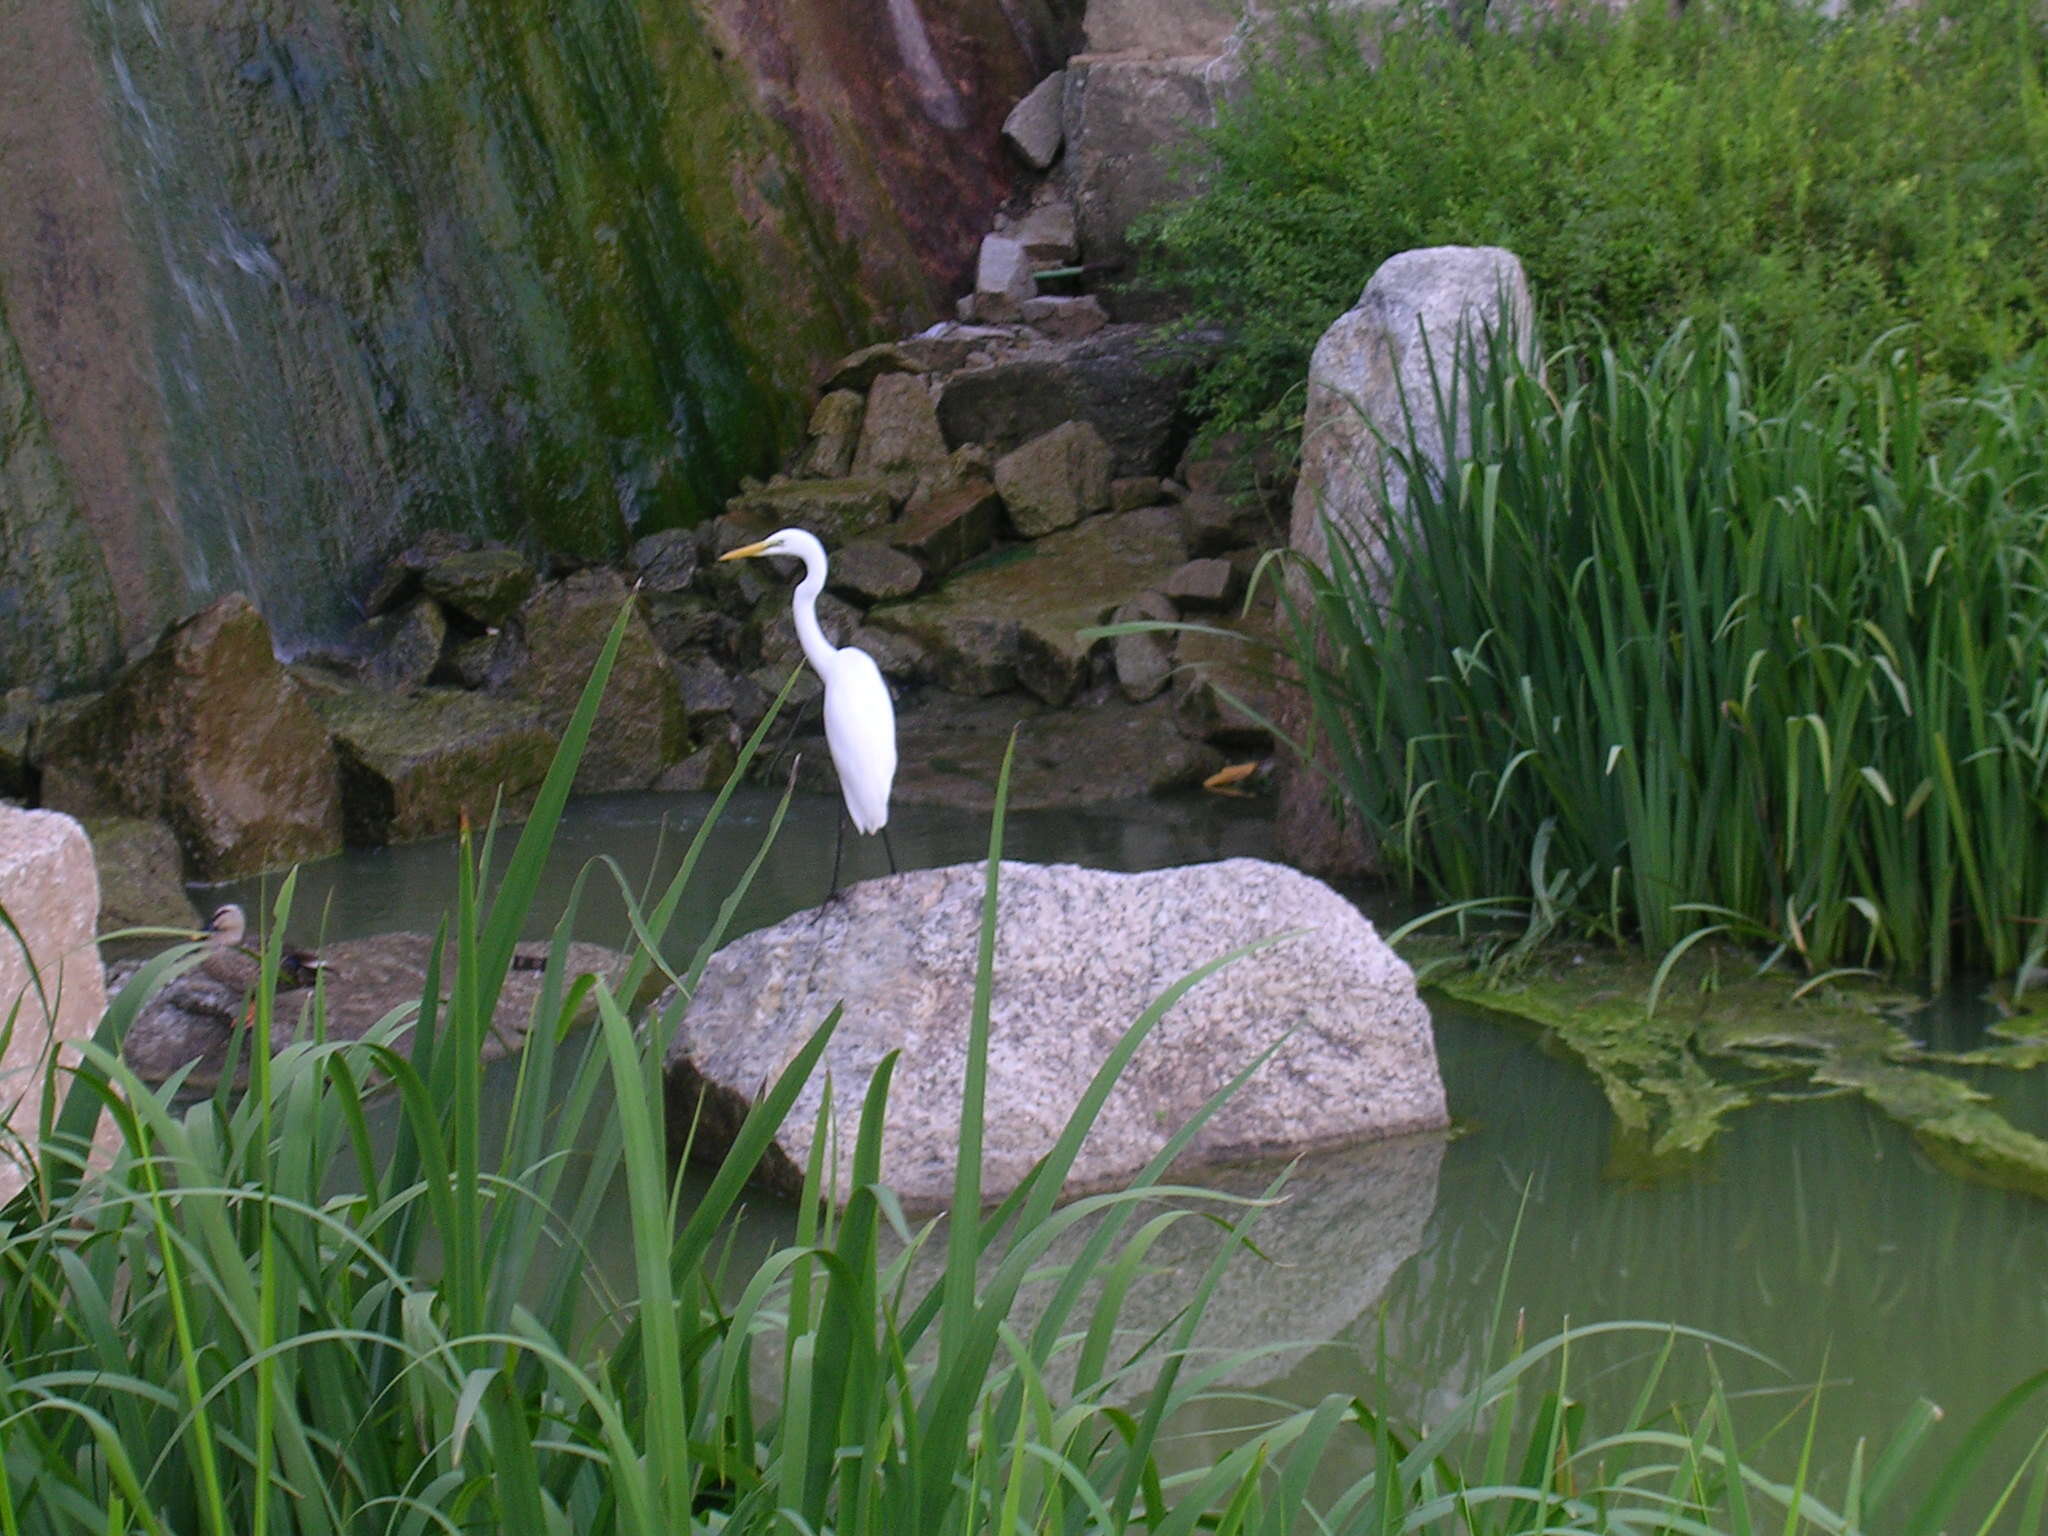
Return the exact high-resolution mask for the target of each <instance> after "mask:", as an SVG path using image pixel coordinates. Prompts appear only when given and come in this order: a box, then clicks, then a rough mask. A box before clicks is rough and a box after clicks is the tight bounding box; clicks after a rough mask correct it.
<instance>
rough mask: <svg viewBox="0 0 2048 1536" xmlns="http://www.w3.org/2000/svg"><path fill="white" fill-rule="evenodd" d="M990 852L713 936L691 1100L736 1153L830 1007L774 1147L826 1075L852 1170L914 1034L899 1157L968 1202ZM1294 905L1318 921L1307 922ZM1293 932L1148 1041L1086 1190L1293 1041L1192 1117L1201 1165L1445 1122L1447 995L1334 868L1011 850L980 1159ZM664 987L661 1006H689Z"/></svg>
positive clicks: (690, 1031) (907, 1187) (680, 1092)
mask: <svg viewBox="0 0 2048 1536" xmlns="http://www.w3.org/2000/svg"><path fill="white" fill-rule="evenodd" d="M983 880H984V866H982V865H979V864H959V865H953V866H951V867H949V868H945V869H928V870H916V871H912V872H909V873H905V874H900V875H892V876H889V877H888V878H886V879H881V880H871V881H867V882H864V883H862V884H860V885H857V886H854V887H852V888H851V889H849V890H847V891H845V892H843V893H841V895H840V896H839V897H838V898H837V899H836V900H834V901H833V902H831V903H829V904H828V905H826V906H824V907H821V908H818V909H816V910H814V911H810V912H803V913H799V914H797V915H796V916H794V917H791V918H789V919H788V920H786V921H784V922H782V923H779V924H777V925H776V926H774V927H772V928H767V929H763V930H762V931H760V932H758V933H753V934H749V935H748V936H746V937H745V938H742V939H740V940H737V941H736V942H734V943H732V944H729V945H727V946H726V948H724V949H723V950H721V951H720V952H719V953H718V954H717V955H715V956H713V957H712V960H711V963H710V965H709V966H708V967H707V968H706V970H705V972H704V975H703V977H702V979H701V980H700V982H699V984H698V986H697V989H696V992H695V994H694V996H693V997H692V999H691V1000H690V1002H689V1005H688V1007H687V1009H686V1010H685V1011H684V1012H683V1014H682V1019H681V1022H680V1024H679V1026H678V1027H677V1031H676V1034H675V1036H674V1039H673V1042H672V1044H671V1046H670V1049H669V1056H668V1071H669V1092H670V1112H671V1117H672V1121H671V1123H672V1124H682V1125H687V1124H688V1123H689V1122H690V1120H691V1119H692V1117H693V1116H696V1115H697V1114H698V1111H699V1108H700V1104H701V1106H702V1108H703V1111H704V1113H703V1115H702V1123H701V1126H700V1129H699V1135H698V1139H697V1142H696V1145H697V1147H698V1148H699V1149H700V1150H702V1151H704V1152H706V1153H710V1154H715V1152H716V1150H717V1143H718V1142H719V1141H720V1139H721V1133H724V1132H728V1131H729V1128H730V1127H731V1126H733V1125H735V1124H737V1121H738V1118H739V1117H740V1116H741V1115H743V1114H744V1112H745V1110H746V1109H747V1108H748V1107H749V1106H750V1105H751V1103H752V1102H753V1101H754V1099H755V1097H756V1096H757V1095H758V1094H759V1093H760V1092H761V1091H762V1088H763V1086H764V1085H765V1084H768V1083H771V1082H773V1081H774V1079H775V1078H776V1076H777V1075H778V1074H779V1073H780V1072H781V1071H782V1069H783V1068H784V1067H785V1066H786V1065H787V1064H788V1063H789V1061H790V1060H791V1058H792V1057H793V1056H794V1055H795V1054H796V1052H797V1051H798V1050H799V1049H800V1048H801V1047H802V1045H803V1043H804V1041H805V1040H806V1039H807V1038H808V1037H809V1036H810V1035H811V1034H812V1032H814V1031H815V1030H816V1029H817V1027H818V1025H819V1024H820V1023H821V1022H822V1021H823V1020H824V1018H825V1016H826V1014H827V1013H828V1012H829V1011H830V1010H831V1009H832V1008H833V1007H834V1006H842V1007H843V1009H844V1013H843V1016H842V1018H841V1020H840V1024H839V1029H838V1032H837V1034H836V1035H835V1036H834V1037H833V1041H832V1043H831V1045H830V1046H829V1047H828V1048H827V1051H826V1055H825V1059H824V1062H823V1065H822V1070H821V1071H820V1072H818V1073H817V1074H815V1075H814V1076H813V1078H812V1079H811V1081H810V1083H809V1084H808V1085H806V1087H805V1090H804V1092H803V1093H802V1094H801V1095H799V1097H798V1099H797V1102H796V1105H795V1107H794V1109H793V1110H792V1112H791V1114H790V1115H789V1117H788V1118H787V1119H786V1120H785V1121H784V1122H783V1126H782V1130H781V1132H780V1133H779V1135H778V1137H777V1141H776V1145H775V1147H774V1148H773V1149H772V1150H771V1151H770V1153H769V1154H768V1156H767V1157H766V1158H765V1159H764V1163H763V1167H762V1169H761V1172H762V1175H763V1176H764V1177H765V1178H766V1179H767V1181H768V1182H769V1183H770V1184H772V1185H775V1186H778V1187H780V1188H783V1189H793V1188H795V1187H796V1185H797V1183H798V1181H799V1179H800V1177H801V1170H802V1169H803V1167H804V1166H805V1164H806V1161H807V1160H808V1159H809V1158H810V1156H811V1155H812V1153H811V1143H812V1134H813V1131H814V1130H815V1129H816V1127H817V1121H818V1112H819V1104H820V1101H821V1096H822V1094H823V1092H824V1087H825V1081H826V1079H827V1078H829V1079H830V1080H831V1081H832V1083H833V1085H834V1089H833V1104H834V1111H833V1113H834V1116H835V1117H836V1123H835V1124H833V1125H831V1126H828V1128H827V1129H828V1133H829V1134H830V1137H831V1139H830V1140H829V1142H828V1143H827V1150H826V1153H825V1156H826V1159H827V1164H828V1167H829V1168H831V1169H832V1171H833V1173H834V1174H835V1175H836V1178H832V1177H828V1185H830V1187H834V1188H836V1189H838V1190H839V1191H840V1192H841V1194H842V1195H844V1193H845V1192H847V1191H848V1190H849V1189H850V1188H851V1161H852V1149H853V1141H854V1129H855V1119H856V1117H857V1115H858V1106H859V1103H860V1100H861V1095H862V1092H863V1090H864V1088H865V1085H866V1083H867V1081H868V1079H869V1077H870V1075H871V1074H872V1073H873V1071H874V1070H875V1067H876V1066H877V1065H878V1064H879V1063H880V1061H881V1060H882V1058H883V1056H885V1055H886V1054H888V1053H889V1052H891V1051H900V1052H901V1053H902V1054H901V1056H900V1058H899V1060H898V1062H897V1065H896V1077H895V1082H894V1086H893V1088H892V1091H891V1094H890V1100H889V1109H888V1117H887V1121H886V1123H885V1126H884V1130H883V1137H882V1177H883V1178H884V1180H885V1181H886V1182H887V1183H888V1184H889V1185H890V1186H891V1187H892V1188H893V1189H895V1190H896V1192H897V1193H898V1194H899V1195H900V1196H901V1198H902V1200H903V1202H904V1205H905V1206H906V1207H907V1208H912V1209H917V1210H931V1209H934V1208H937V1207H941V1206H943V1205H945V1204H947V1203H948V1202H950V1200H951V1197H952V1186H953V1176H954V1159H955V1156H956V1154H957V1152H958V1149H959V1116H960V1099H961V1085H962V1081H963V1077H964V1072H965V1061H966V1049H967V1039H968V1031H969V1026H970V1020H971V1016H972V1012H973V995H974V984H975V954H976V946H977V942H978V935H979V932H980V923H981V902H982V887H983ZM1297 930H1298V931H1297ZM1282 934H1286V935H1288V936H1287V937H1285V938H1279V939H1277V941H1276V942H1274V943H1272V944H1271V945H1269V946H1268V947H1266V948H1264V949H1262V950H1259V951H1257V952H1255V953H1254V954H1252V955H1249V956H1247V957H1245V958H1242V959H1240V960H1238V961H1236V962H1235V963H1234V964H1232V965H1230V966H1227V967H1225V968H1224V969H1223V970H1222V971H1220V972H1219V973H1217V974H1215V975H1212V976H1210V977H1208V978H1207V979H1205V980H1204V981H1203V982H1201V983H1200V984H1199V985H1198V986H1196V987H1195V988H1193V989H1192V990H1191V991H1190V992H1188V994H1187V995H1186V996H1185V997H1183V998H1181V999H1180V1000H1179V1001H1178V1002H1177V1003H1176V1004H1175V1005H1174V1006H1173V1008H1172V1009H1171V1010H1169V1011H1168V1013H1167V1014H1166V1015H1165V1017H1164V1018H1163V1019H1162V1020H1161V1022H1160V1024H1159V1025H1158V1027H1157V1028H1156V1029H1155V1030H1154V1032H1153V1033H1152V1035H1151V1037H1150V1038H1148V1039H1147V1040H1146V1041H1145V1043H1144V1044H1143V1046H1142V1047H1140V1049H1139V1050H1138V1051H1137V1053H1136V1054H1135V1056H1134V1057H1133V1058H1132V1060H1131V1062H1130V1064H1129V1065H1128V1066H1127V1067H1126V1069H1125V1070H1124V1072H1123V1075H1122V1076H1121V1078H1120V1079H1119V1080H1118V1082H1117V1085H1116V1087H1115V1088H1114V1089H1113V1090H1112V1091H1111V1093H1110V1096H1109V1099H1108V1102H1107V1104H1106V1106H1105V1108H1104V1110H1103V1113H1102V1114H1101V1116H1100V1117H1099V1119H1098V1120H1097V1122H1096V1124H1095V1126H1094V1129H1093V1130H1092V1131H1091V1132H1090V1134H1089V1137H1088V1140H1087V1142H1086V1144H1085V1145H1084V1147H1083V1150H1082V1153H1081V1157H1080V1160H1079V1161H1078V1162H1077V1163H1076V1165H1075V1167H1074V1169H1073V1172H1072V1175H1071V1177H1070V1178H1069V1180H1068V1183H1067V1187H1066V1191H1065V1193H1067V1194H1068V1195H1075V1194H1079V1193H1082V1192H1085V1191H1088V1190H1092V1189H1101V1188H1107V1187H1112V1186H1115V1185H1117V1184H1119V1183H1121V1182H1122V1181H1124V1180H1126V1179H1128V1178H1130V1177H1131V1175H1132V1174H1134V1173H1136V1172H1137V1171H1138V1170H1139V1169H1140V1168H1142V1167H1143V1166H1144V1165H1145V1163H1146V1162H1147V1161H1149V1160H1150V1159H1151V1158H1152V1157H1153V1156H1154V1155H1155V1154H1156V1153H1157V1152H1158V1151H1159V1149H1160V1148H1161V1147H1162V1146H1163V1145H1164V1144H1165V1142H1166V1140H1167V1138H1168V1137H1169V1136H1170V1135H1171V1134H1172V1133H1173V1132H1174V1131H1175V1130H1176V1129H1177V1128H1178V1127H1179V1126H1180V1125H1181V1124H1183V1123H1184V1122H1185V1121H1186V1120H1188V1119H1189V1118H1190V1117H1191V1116H1193V1115H1194V1114H1195V1112H1196V1111H1197V1110H1199V1109H1200V1108H1201V1107H1202V1105H1203V1104H1204V1102H1205V1101H1206V1100H1207V1099H1208V1098H1209V1097H1210V1096H1211V1095H1212V1094H1214V1093H1215V1092H1216V1091H1217V1090H1218V1089H1220V1088H1222V1087H1224V1086H1225V1085H1226V1084H1227V1083H1228V1082H1229V1081H1230V1080H1231V1079H1232V1078H1233V1077H1234V1076H1235V1075H1236V1074H1237V1073H1238V1072H1240V1071H1241V1070H1243V1069H1244V1068H1246V1067H1248V1066H1249V1065H1251V1063H1252V1061H1253V1060H1254V1059H1255V1058H1256V1057H1257V1056H1258V1055H1259V1053H1260V1052H1262V1051H1264V1050H1266V1049H1267V1048H1268V1047H1271V1046H1275V1045H1276V1043H1277V1046H1278V1049H1277V1050H1276V1051H1275V1054H1274V1055H1273V1057H1272V1058H1271V1059H1270V1060H1268V1061H1267V1062H1266V1063H1265V1064H1264V1065H1263V1066H1262V1067H1260V1069H1259V1070H1258V1072H1257V1073H1255V1074H1254V1075H1253V1077H1252V1078H1251V1080H1250V1081H1249V1082H1248V1083H1246V1084H1245V1086H1244V1087H1243V1088H1242V1089H1240V1090H1239V1092H1238V1093H1237V1094H1236V1095H1235V1096H1234V1097H1233V1098H1232V1099H1231V1100H1230V1102H1229V1103H1227V1104H1226V1105H1225V1106H1224V1107H1223V1108H1222V1109H1221V1110H1220V1111H1219V1112H1218V1114H1217V1115H1216V1116H1215V1118H1214V1119H1212V1120H1211V1121H1210V1122H1209V1123H1208V1124H1207V1125H1206V1126H1205V1127H1204V1128H1203V1130H1202V1131H1201V1132H1200V1133H1199V1134H1198V1135H1197V1136H1196V1137H1195V1139H1194V1141H1193V1143H1192V1144H1191V1145H1190V1147H1189V1150H1188V1153H1187V1157H1186V1161H1187V1162H1188V1163H1190V1164H1197V1165H1199V1164H1203V1163H1223V1162H1233V1161H1241V1160H1244V1159H1246V1158H1249V1157H1254V1156H1261V1155H1269V1154H1286V1153H1290V1152H1303V1151H1309V1150H1312V1149H1315V1148H1321V1147H1332V1146H1339V1145H1345V1144H1349V1143H1352V1142H1359V1141H1369V1140H1374V1139H1378V1138H1382V1137H1388V1136H1397V1135H1402V1134H1404V1133H1407V1132H1411V1131H1425V1130H1435V1129H1440V1128H1442V1127H1443V1126H1444V1125H1445V1124H1447V1117H1446V1114H1445V1109H1444V1092H1443V1083H1442V1080H1441V1078H1440V1077H1439V1075H1438V1072H1437V1063H1436V1050H1435V1046H1434V1043H1433V1041H1432V1038H1431V1034H1430V1024H1429V1014H1428V1011H1427V1010H1426V1009H1425V1008H1424V1007H1423V1005H1422V1001H1421V999H1420V998H1419V997H1418V996H1417V994H1416V990H1415V978H1414V976H1413V974H1412V973H1411V972H1410V971H1409V969H1408V967H1407V966H1406V965H1405V964H1404V963H1403V962H1402V961H1401V960H1400V958H1399V957H1398V956H1396V955H1395V954H1394V953H1393V951H1392V950H1390V949H1389V948H1387V946H1386V945H1385V944H1384V943H1383V942H1382V941H1381V940H1380V938H1379V937H1378V935H1377V934H1375V933H1374V931H1373V928H1372V924H1371V923H1369V922H1367V921H1366V919H1365V918H1364V917H1363V916H1362V915H1360V914H1359V912H1358V911H1357V909H1356V908H1354V907H1353V906H1351V904H1350V903H1349V902H1347V901H1345V900H1344V899H1343V898H1342V897H1341V896H1339V895H1338V894H1337V893H1336V892H1335V891H1332V890H1331V889H1329V888H1328V887H1327V886H1325V885H1322V884H1321V883H1320V882H1318V881H1315V880H1312V879H1310V878H1309V877H1307V876H1305V875H1302V874H1300V873H1299V872H1297V871H1295V870H1291V869H1288V868H1286V867H1284V866H1282V865H1277V864H1268V863H1265V862H1262V861H1259V860H1254V859H1229V860H1225V861H1223V862H1221V863H1218V864H1207V865H1193V866H1184V867H1181V868H1177V869H1165V870H1155V871H1151V872H1149V873H1144V874H1116V873H1110V872H1106V871H1102V870H1090V869H1081V868H1078V867H1076V866H1073V865H1031V864H1016V863H1007V862H1006V863H1005V864H1004V866H1003V871H1002V880H1001V891H1000V897H999V901H998V909H997V917H996V962H995V992H994V998H993V1003H992V1013H991V1021H990V1031H989V1056H988V1079H987V1081H988V1090H987V1109H986V1117H985V1132H984V1136H985V1140H984V1156H983V1179H982V1188H981V1195H982V1198H983V1199H984V1200H985V1201H993V1200H997V1199H1000V1198H1002V1197H1003V1196H1004V1195H1005V1194H1007V1193H1008V1192H1009V1191H1010V1190H1012V1189H1013V1188H1015V1187H1016V1185H1017V1183H1018V1181H1019V1180H1021V1179H1022V1178H1023V1177H1024V1175H1025V1174H1026V1173H1027V1172H1028V1171H1029V1170H1030V1168H1031V1167H1032V1165H1033V1164H1034V1163H1035V1162H1037V1160H1038V1159H1039V1158H1040V1157H1042V1156H1043V1155H1044V1154H1045V1153H1046V1152H1047V1151H1048V1150H1049V1149H1050V1148H1051V1146H1052V1144H1053V1142H1054V1140H1055V1139H1056V1138H1057V1137H1058V1135H1059V1133H1060V1131H1061V1129H1062V1128H1063V1126H1064V1125H1065V1123H1066V1120H1067V1117H1068V1115H1069V1114H1070V1113H1071V1112H1072V1110H1073V1109H1074V1107H1075V1105H1076V1104H1077V1103H1078V1102H1079V1101H1080V1098H1081V1095H1082V1093H1083V1092H1084V1091H1085V1089H1086V1087H1087V1084H1088V1082H1089V1080H1090V1079H1091V1078H1092V1077H1093V1076H1094V1074H1095V1072H1096V1071H1097V1069H1098V1068H1100V1067H1101V1065H1102V1064H1103V1062H1104V1061H1105V1060H1106V1059H1107V1058H1108V1056H1109V1054H1110V1052H1111V1051H1112V1050H1113V1048H1114V1047H1115V1045H1116V1043H1117V1041H1118V1039H1119V1038H1120V1037H1121V1036H1122V1034H1123V1033H1124V1031H1125V1030H1126V1029H1128V1028H1129V1027H1130V1025H1131V1024H1132V1023H1133V1022H1134V1021H1135V1020H1136V1019H1137V1018H1138V1016H1139V1015H1140V1014H1141V1013H1142V1012H1143V1011H1144V1010H1145V1009H1146V1008H1147V1007H1148V1006H1149V1005H1150V1004H1151V1003H1152V1002H1153V1000H1154V999H1156V998H1157V997H1158V996H1159V995H1160V994H1161V993H1162V992H1164V991H1165V990H1166V989H1167V988H1168V987H1169V986H1171V985H1173V984H1174V983H1175V982H1176V981H1178V980H1180V979H1181V978H1182V977H1184V976H1186V975H1188V974H1189V973H1190V972H1192V971H1194V970H1196V969H1197V968H1199V967H1200V966H1202V965H1203V964H1205V963H1207V962H1208V961H1211V960H1213V959H1215V958H1217V957H1218V956H1219V955H1221V954H1223V953H1224V952H1226V951H1228V950H1230V949H1232V948H1234V947H1236V946H1239V945H1242V944H1245V943H1248V942H1251V941H1254V940H1258V939H1265V938H1272V937H1274V936H1276V935H1282ZM675 1001H676V998H675V994H673V993H670V994H665V995H664V998H663V999H662V1005H672V1004H674V1003H675Z"/></svg>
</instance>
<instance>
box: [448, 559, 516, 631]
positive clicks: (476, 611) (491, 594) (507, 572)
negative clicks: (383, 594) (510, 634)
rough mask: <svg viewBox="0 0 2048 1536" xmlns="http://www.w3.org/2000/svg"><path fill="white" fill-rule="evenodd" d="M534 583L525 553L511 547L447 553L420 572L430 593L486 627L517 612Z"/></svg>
mask: <svg viewBox="0 0 2048 1536" xmlns="http://www.w3.org/2000/svg"><path fill="white" fill-rule="evenodd" d="M533 583H534V570H533V567H532V566H531V565H529V564H527V562H526V557H525V556H524V555H522V554H520V553H519V552H518V551H517V550H511V549H474V550H469V551H466V552H464V553H462V554H455V555H447V556H444V557H443V558H441V559H439V560H436V561H435V562H434V563H433V564H432V565H429V566H428V567H427V568H426V569H425V570H424V571H422V572H420V585H421V586H422V587H423V588H425V589H426V593H427V595H428V596H429V597H432V598H437V599H439V600H440V601H441V602H442V603H444V604H446V605H447V607H448V608H449V610H450V611H452V612H454V613H457V614H460V615H461V616H462V617H463V618H465V619H467V620H469V622H470V623H472V624H475V625H479V626H482V627H485V628H488V627H490V626H491V625H494V624H502V623H503V622H504V621H505V620H507V619H509V618H511V617H512V615H513V614H515V613H517V612H518V611H519V605H520V604H521V603H523V602H525V601H526V599H527V596H528V595H529V594H530V593H531V592H532V591H533Z"/></svg>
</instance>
